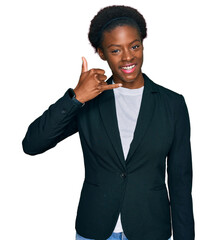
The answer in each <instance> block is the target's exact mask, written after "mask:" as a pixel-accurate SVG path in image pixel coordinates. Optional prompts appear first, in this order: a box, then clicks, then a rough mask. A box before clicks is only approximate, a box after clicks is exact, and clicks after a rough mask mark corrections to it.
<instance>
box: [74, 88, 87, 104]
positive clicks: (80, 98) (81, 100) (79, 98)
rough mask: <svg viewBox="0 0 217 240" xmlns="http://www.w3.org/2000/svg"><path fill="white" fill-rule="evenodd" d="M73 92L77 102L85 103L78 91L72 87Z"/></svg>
mask: <svg viewBox="0 0 217 240" xmlns="http://www.w3.org/2000/svg"><path fill="white" fill-rule="evenodd" d="M73 92H74V96H73V97H74V98H76V99H77V100H78V101H79V102H81V103H83V104H85V100H84V99H83V98H82V97H81V96H80V94H79V92H78V91H77V89H73Z"/></svg>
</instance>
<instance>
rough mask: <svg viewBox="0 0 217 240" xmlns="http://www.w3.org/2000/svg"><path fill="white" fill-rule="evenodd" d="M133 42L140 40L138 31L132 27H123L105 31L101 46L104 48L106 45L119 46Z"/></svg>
mask: <svg viewBox="0 0 217 240" xmlns="http://www.w3.org/2000/svg"><path fill="white" fill-rule="evenodd" d="M134 40H139V41H140V40H141V37H140V34H139V31H138V29H137V28H135V27H132V26H128V25H124V26H117V27H115V28H114V29H112V30H110V31H105V32H104V33H103V41H102V44H103V45H104V46H106V45H108V44H118V45H121V44H127V43H131V42H132V41H134Z"/></svg>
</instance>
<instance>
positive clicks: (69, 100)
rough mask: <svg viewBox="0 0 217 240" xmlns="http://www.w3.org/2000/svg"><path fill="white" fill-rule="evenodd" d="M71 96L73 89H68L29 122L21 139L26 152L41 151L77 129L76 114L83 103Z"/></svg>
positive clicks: (37, 152) (33, 153) (30, 153)
mask: <svg viewBox="0 0 217 240" xmlns="http://www.w3.org/2000/svg"><path fill="white" fill-rule="evenodd" d="M73 96H74V91H73V89H68V90H67V91H66V93H65V94H64V96H63V97H61V98H60V99H59V100H58V101H56V102H55V103H54V104H52V105H51V106H50V107H49V108H48V109H47V110H46V111H45V112H44V113H43V114H42V115H41V116H40V117H38V118H37V119H35V121H33V122H32V123H31V124H30V126H29V127H28V130H27V133H26V135H25V137H24V139H23V141H22V146H23V151H24V152H25V153H26V154H29V155H36V154H40V153H43V152H45V151H47V150H48V149H50V148H53V147H55V146H56V145H57V143H58V142H60V141H62V140H63V139H65V138H67V137H68V136H70V135H72V134H74V133H76V132H77V131H78V128H77V116H76V115H77V113H78V112H79V110H80V109H81V108H82V106H83V104H82V103H81V102H79V101H78V100H76V99H75V98H73Z"/></svg>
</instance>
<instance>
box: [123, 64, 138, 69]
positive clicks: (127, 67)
mask: <svg viewBox="0 0 217 240" xmlns="http://www.w3.org/2000/svg"><path fill="white" fill-rule="evenodd" d="M135 66H136V65H135V64H133V65H130V66H125V67H122V69H125V70H131V69H133V68H134V67H135Z"/></svg>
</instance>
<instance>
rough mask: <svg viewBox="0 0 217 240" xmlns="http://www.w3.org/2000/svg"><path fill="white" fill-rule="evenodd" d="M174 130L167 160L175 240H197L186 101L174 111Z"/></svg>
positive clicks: (181, 98)
mask: <svg viewBox="0 0 217 240" xmlns="http://www.w3.org/2000/svg"><path fill="white" fill-rule="evenodd" d="M175 112H176V113H175V130H174V138H173V143H172V146H171V149H170V151H169V154H168V159H167V173H168V188H169V195H170V203H171V214H172V226H173V238H174V240H183V239H185V240H193V239H194V235H195V233H194V217H193V204H192V195H191V191H192V176H193V174H192V157H191V144H190V120H189V114H188V109H187V106H186V103H185V100H184V97H183V96H182V95H180V103H179V105H178V106H177V107H176V109H175Z"/></svg>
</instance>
